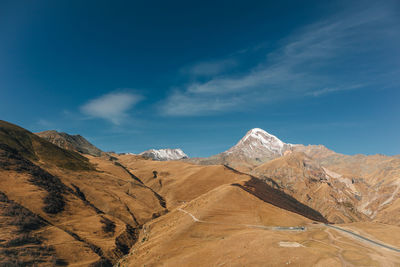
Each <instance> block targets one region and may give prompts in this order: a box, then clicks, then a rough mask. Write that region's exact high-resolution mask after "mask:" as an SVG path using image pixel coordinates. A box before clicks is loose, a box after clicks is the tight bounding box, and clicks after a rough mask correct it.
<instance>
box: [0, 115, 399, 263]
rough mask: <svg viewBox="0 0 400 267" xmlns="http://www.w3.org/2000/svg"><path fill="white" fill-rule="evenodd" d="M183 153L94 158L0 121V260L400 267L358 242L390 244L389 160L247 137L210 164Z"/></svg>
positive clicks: (79, 142) (82, 144) (392, 161)
mask: <svg viewBox="0 0 400 267" xmlns="http://www.w3.org/2000/svg"><path fill="white" fill-rule="evenodd" d="M39 136H43V138H41V137H39ZM98 155H101V156H100V157H99V156H98ZM184 157H187V156H186V154H185V153H184V152H183V151H182V150H180V149H162V150H149V151H145V152H143V153H142V155H132V154H115V153H108V154H107V156H103V152H101V151H100V150H99V149H97V148H96V147H95V146H93V145H92V144H90V143H89V142H88V141H87V140H86V139H84V138H83V137H82V136H79V135H75V136H71V135H68V134H65V133H58V132H55V131H46V132H42V133H39V134H33V133H31V132H29V131H27V130H25V129H23V128H21V127H19V126H16V125H13V124H11V123H8V122H5V121H0V177H1V179H0V227H1V229H2V231H1V232H0V255H1V256H2V257H0V265H1V266H2V265H4V266H14V265H21V266H26V265H29V266H30V265H32V263H43V265H46V266H47V265H48V266H55V265H69V264H70V265H76V266H113V265H119V266H139V265H140V266H142V265H145V264H146V265H147V264H148V265H154V266H157V265H163V264H165V265H169V266H191V265H193V264H194V265H202V266H212V265H216V263H225V262H228V263H230V262H233V261H231V260H232V259H235V260H237V261H239V260H240V262H239V263H240V265H244V266H247V265H254V266H259V265H265V262H269V263H274V264H275V265H277V266H285V265H287V263H288V257H287V255H291V253H296V254H295V255H296V258H295V259H296V262H295V263H296V264H297V263H298V264H299V265H300V266H309V265H318V264H323V265H327V266H338V265H340V264H341V263H343V262H344V263H346V264H349V265H360V264H362V265H368V266H369V265H374V264H375V263H376V262H377V261H379V263H380V262H384V264H383V265H382V266H398V265H399V264H400V257H399V256H398V252H396V251H397V250H396V248H394V250H396V251H393V253H392V254H390V253H391V252H390V251H389V250H388V251H383V250H377V247H376V246H377V245H376V244H377V243H373V242H370V241H367V239H369V240H376V239H377V240H378V243H386V244H389V245H390V246H396V244H398V245H397V246H398V247H400V243H399V242H398V238H397V236H398V234H399V229H400V157H399V156H393V157H389V156H384V155H373V156H366V155H354V156H348V155H342V154H338V153H335V152H334V151H332V150H329V149H328V148H326V147H324V146H322V145H309V146H304V145H294V144H287V143H284V142H282V141H281V140H279V139H278V138H277V137H275V136H273V135H271V134H269V133H267V132H266V131H264V130H261V129H257V128H256V129H252V130H250V131H249V132H248V133H247V134H246V135H245V136H244V137H243V138H242V139H241V140H240V141H239V142H238V143H237V144H236V145H235V146H233V147H232V148H230V149H229V150H227V151H225V152H222V153H220V154H218V155H215V156H213V157H210V158H204V159H187V158H186V159H184ZM148 158H151V159H154V160H148ZM170 160H172V161H170ZM194 163H201V164H194ZM326 223H336V224H341V223H345V225H344V226H343V228H345V229H346V230H344V231H346V233H345V234H340V233H339V232H338V231H337V230H333V229H332V228H329V227H330V226H327V225H326ZM352 229H353V230H352ZM351 230H352V231H354V232H355V233H357V234H358V235H363V236H367V239H365V238H364V239H363V240H362V241H360V239H358V238H352V237H351V235H349V233H348V232H349V231H351ZM379 240H383V241H384V242H383V241H379ZM368 242H369V243H368ZM396 242H397V243H396ZM371 243H372V244H371ZM392 250H393V249H392ZM265 251H268V253H265ZM346 253H349V254H346ZM383 253H385V254H383ZM396 253H397V254H396ZM209 255H212V257H210V256H209ZM238 255H240V258H239V257H238ZM347 255H350V256H348V257H347ZM386 256H387V257H386ZM216 259H217V260H216ZM293 259H294V258H293ZM341 259H346V260H345V261H341ZM17 263H18V264H17ZM233 263H234V262H233ZM386 263H387V264H386ZM346 264H344V265H346Z"/></svg>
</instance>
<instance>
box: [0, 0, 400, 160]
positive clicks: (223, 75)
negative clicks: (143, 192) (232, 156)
mask: <svg viewBox="0 0 400 267" xmlns="http://www.w3.org/2000/svg"><path fill="white" fill-rule="evenodd" d="M323 2H325V3H323ZM399 102H400V2H399V1H390V0H388V1H232V0H231V1H112V2H111V1H40V0H38V1H0V118H1V119H4V120H7V121H10V122H13V123H16V124H18V125H21V126H23V127H25V128H27V129H29V130H31V131H34V132H35V131H43V130H48V129H56V130H59V131H64V132H67V133H70V134H81V135H83V136H85V137H86V138H87V139H88V140H90V141H91V142H92V143H94V144H95V145H96V146H98V147H99V148H101V149H103V150H105V151H110V150H113V151H117V152H134V153H138V152H141V151H143V150H146V149H149V148H165V147H171V148H174V147H180V148H182V149H183V150H184V151H185V152H186V153H187V154H188V155H189V156H192V157H195V156H210V155H213V154H216V153H219V152H222V151H224V150H226V149H228V148H229V147H230V146H232V145H234V144H235V143H236V142H237V141H238V140H239V139H240V138H241V137H242V136H243V135H244V134H245V133H246V132H247V131H248V130H249V129H251V128H255V127H258V128H262V129H264V130H266V131H268V132H270V133H272V134H274V135H276V136H278V137H279V138H280V139H281V140H282V141H284V142H290V143H302V144H324V145H326V146H327V147H328V148H330V149H333V150H335V151H337V152H340V153H345V154H357V153H364V154H376V153H383V154H389V155H394V154H400V137H399V136H400V135H399V133H400V103H399Z"/></svg>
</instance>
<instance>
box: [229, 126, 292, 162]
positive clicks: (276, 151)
mask: <svg viewBox="0 0 400 267" xmlns="http://www.w3.org/2000/svg"><path fill="white" fill-rule="evenodd" d="M291 146H292V145H291V144H286V143H284V142H282V141H281V140H280V139H279V138H278V137H276V136H274V135H272V134H270V133H268V132H266V131H264V130H263V129H260V128H254V129H251V130H250V131H248V132H247V133H246V135H245V136H244V137H243V138H242V139H241V140H240V141H239V142H238V143H237V144H236V145H235V146H233V147H231V148H230V149H229V150H228V151H226V152H225V153H228V154H230V153H238V152H240V153H243V154H244V155H245V156H246V157H249V158H259V157H266V156H268V157H269V156H281V155H283V153H284V152H285V151H286V150H288V149H289V148H290V147H291Z"/></svg>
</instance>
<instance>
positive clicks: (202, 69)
mask: <svg viewBox="0 0 400 267" xmlns="http://www.w3.org/2000/svg"><path fill="white" fill-rule="evenodd" d="M236 65H237V62H236V60H234V59H222V60H214V61H203V62H197V63H195V64H193V65H191V66H189V67H185V68H184V69H183V70H182V71H183V72H184V73H187V74H190V75H193V76H210V75H217V74H221V73H223V72H225V71H227V70H229V69H231V68H233V67H234V66H236Z"/></svg>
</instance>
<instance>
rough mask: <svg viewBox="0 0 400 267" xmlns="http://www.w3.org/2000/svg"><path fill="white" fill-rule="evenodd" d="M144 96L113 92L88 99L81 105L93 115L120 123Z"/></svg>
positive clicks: (85, 112) (88, 113) (87, 113)
mask: <svg viewBox="0 0 400 267" xmlns="http://www.w3.org/2000/svg"><path fill="white" fill-rule="evenodd" d="M141 99H142V96H140V95H137V94H133V93H127V92H111V93H108V94H106V95H102V96H100V97H98V98H95V99H92V100H90V101H88V102H87V103H86V104H84V105H83V106H81V108H80V109H81V112H82V113H84V114H86V115H88V116H90V117H92V118H101V119H105V120H108V121H110V122H112V123H113V124H116V125H119V124H120V123H121V122H122V121H123V120H124V119H126V118H127V116H128V114H127V112H128V111H129V110H130V109H131V108H132V107H133V106H134V105H135V104H136V103H138V102H139V101H140V100H141Z"/></svg>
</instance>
